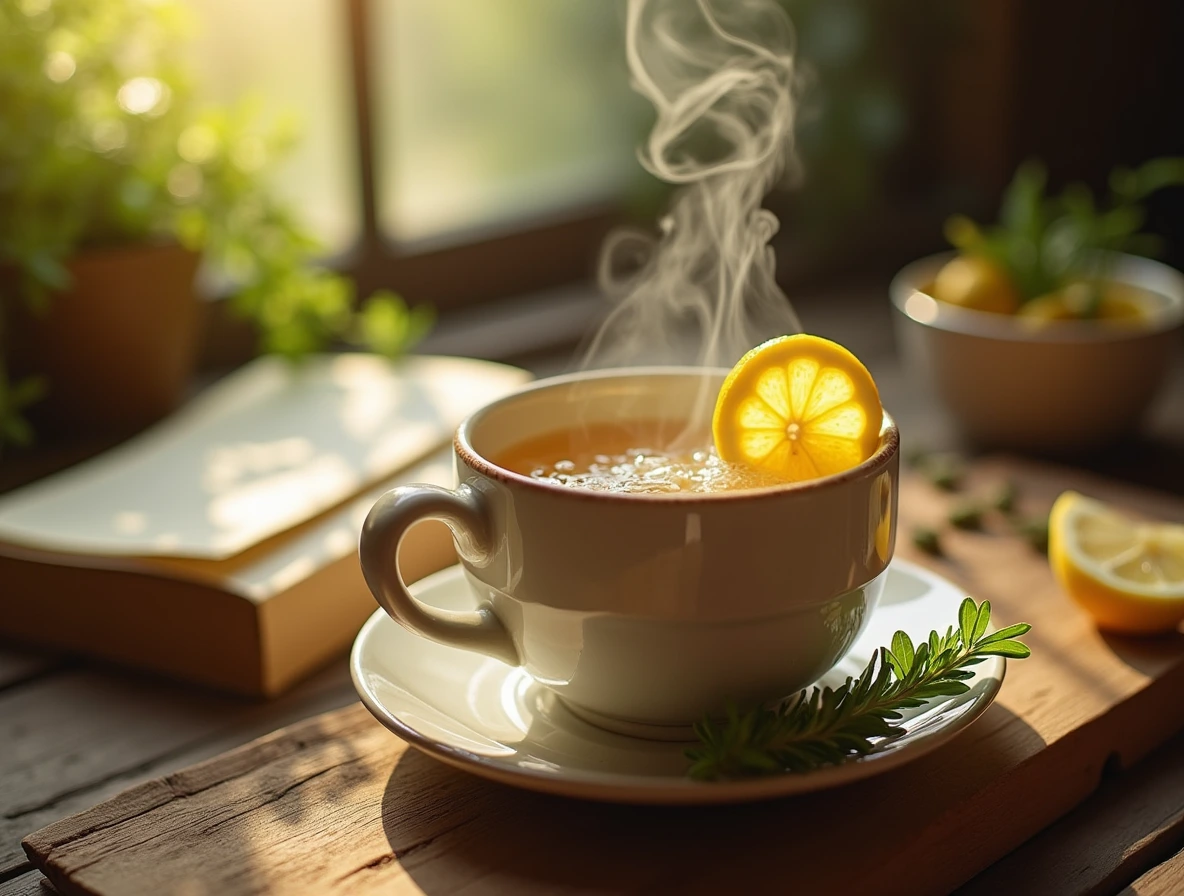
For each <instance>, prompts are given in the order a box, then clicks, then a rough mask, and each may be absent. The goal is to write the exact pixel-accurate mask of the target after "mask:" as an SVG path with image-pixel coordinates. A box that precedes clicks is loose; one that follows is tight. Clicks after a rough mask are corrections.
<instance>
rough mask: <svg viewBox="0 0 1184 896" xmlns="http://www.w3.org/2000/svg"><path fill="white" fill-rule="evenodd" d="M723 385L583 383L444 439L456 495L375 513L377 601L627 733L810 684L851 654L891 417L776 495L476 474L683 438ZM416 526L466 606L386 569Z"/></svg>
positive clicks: (511, 401)
mask: <svg viewBox="0 0 1184 896" xmlns="http://www.w3.org/2000/svg"><path fill="white" fill-rule="evenodd" d="M725 374H726V371H709V372H706V373H705V372H704V371H703V370H701V369H691V368H657V369H630V370H615V371H607V372H593V373H585V374H578V375H574V376H567V377H559V378H556V379H552V380H544V381H540V382H538V383H536V384H534V385H533V386H531V387H529V388H527V389H525V390H523V391H521V392H518V393H516V394H514V395H511V396H508V397H506V398H503V399H501V400H499V401H496V402H494V403H493V404H490V405H488V406H486V407H485V408H483V409H481V410H479V411H477V412H476V413H475V414H473V415H472V416H470V417H469V418H468V419H467V420H465V421H464V423H462V424H461V425H460V428H459V429H458V430H457V433H456V438H455V441H454V450H455V454H456V467H457V474H458V482H459V485H458V486H457V487H456V489H454V490H449V489H444V488H440V487H438V486H431V485H410V486H403V487H400V488H396V489H393V490H392V491H389V492H387V493H386V494H385V495H383V496H382V497H381V498H380V499H379V500H378V502H377V503H376V504H375V505H374V507H373V509H372V510H371V511H370V514H369V516H368V517H367V519H366V522H365V524H364V526H363V529H362V536H361V543H360V556H361V562H362V571H363V573H364V574H365V577H366V581H367V584H368V585H369V587H370V590H371V591H372V592H373V593H374V596H375V598H376V599H377V600H378V603H379V604H380V605H381V606H382V608H383V609H384V610H386V612H387V613H389V614H390V615H391V616H392V617H393V618H394V619H395V620H396V621H397V622H399V623H401V624H402V625H403V626H405V627H406V628H408V629H410V630H411V631H413V632H416V633H418V634H420V635H422V636H423V637H426V638H431V639H434V640H436V641H440V642H443V643H447V644H451V645H454V646H457V647H461V648H466V649H470V650H476V651H479V652H481V653H484V654H487V655H489V656H491V657H495V658H497V659H499V660H502V661H504V662H506V663H510V664H514V665H522V666H525V668H526V670H527V671H528V672H529V673H530V674H531V675H532V676H533V677H534V678H535V679H537V680H538V681H540V682H542V683H544V684H546V685H548V686H549V687H550V688H551V689H552V690H553V691H554V693H555V694H556V695H557V696H558V697H559V698H560V699H561V700H562V701H563V702H564V703H565V704H566V705H567V706H568V707H569V708H570V709H571V710H572V711H573V712H575V713H576V714H577V715H580V716H582V717H583V718H585V719H586V720H588V721H591V722H593V723H595V724H598V725H600V726H602V727H606V728H609V729H612V730H616V731H621V732H625V733H629V734H637V735H642V736H649V737H659V738H661V737H669V738H671V739H678V738H681V737H684V736H685V734H686V731H687V726H688V725H690V724H691V723H692V722H694V721H696V720H698V719H700V718H702V717H703V716H704V714H707V713H718V712H720V711H721V710H723V709H724V708H725V707H726V706H727V705H728V704H729V703H736V704H739V705H750V704H754V703H758V702H762V701H766V700H772V699H776V698H779V697H783V696H785V695H788V694H790V693H793V692H794V691H795V690H797V689H799V688H802V687H804V686H806V685H808V684H810V683H811V682H813V681H814V680H815V679H817V678H818V677H819V676H820V675H822V674H823V673H824V672H826V671H827V670H829V669H830V668H831V667H832V666H834V665H835V663H837V662H838V660H839V659H840V658H841V657H842V656H843V655H844V653H846V651H847V650H848V648H849V647H850V646H851V644H852V643H853V642H854V641H855V639H856V637H857V636H858V635H859V633H860V632H861V631H862V629H863V627H864V625H865V623H866V622H867V620H868V618H869V616H870V614H871V612H872V611H873V609H874V608H875V605H876V602H877V601H878V600H879V597H880V593H881V591H882V590H883V585H884V577H885V571H886V568H887V566H888V561H889V560H890V559H891V556H892V550H893V544H894V536H895V528H896V503H897V476H898V468H899V459H898V454H899V436H898V433H897V429H896V425H895V423H894V422H893V421H892V419H891V418H890V417H889V416H888V415H887V414H885V415H884V420H883V425H882V429H881V437H880V445H879V448H878V450H877V451H876V453H875V454H874V455H873V456H872V457H871V458H870V459H868V460H867V461H865V462H864V463H863V464H861V465H859V466H858V467H856V468H854V469H852V470H849V471H846V472H844V473H841V474H837V475H834V476H828V477H825V478H822V479H817V480H814V481H810V482H804V483H796V484H786V485H784V486H778V487H775V488H762V489H753V490H746V491H731V492H718V493H713V494H697V495H696V494H660V495H653V494H643V495H639V494H620V493H607V492H597V491H590V490H581V489H574V488H567V487H563V486H559V485H555V484H549V483H547V482H543V481H539V480H535V479H532V478H530V477H529V476H524V475H521V474H519V473H514V472H511V471H509V470H506V469H503V468H501V467H499V466H498V465H497V464H496V463H495V462H494V461H493V460H491V458H496V457H498V456H499V454H501V453H502V452H504V451H506V450H507V449H508V448H510V447H512V446H514V445H516V444H518V443H520V442H522V441H524V440H526V439H529V438H531V437H533V436H538V435H542V434H545V433H548V432H554V431H556V430H558V429H563V428H569V427H579V426H581V425H584V424H587V423H590V422H609V421H612V422H622V421H628V420H629V419H637V420H647V421H653V420H660V421H662V422H663V423H664V424H668V425H669V426H671V427H678V426H685V422H686V421H687V420H688V419H689V418H690V417H691V415H692V412H693V411H694V410H695V409H696V408H701V407H702V404H703V402H704V400H705V399H706V400H708V401H710V402H713V401H714V395H715V393H716V392H717V391H718V388H719V385H720V383H721V382H722V380H723V376H724V375H725ZM709 408H710V405H708V409H709ZM425 519H438V520H443V521H444V522H445V523H447V524H448V526H449V528H450V529H451V530H452V533H453V536H454V538H455V541H456V547H457V552H458V554H459V555H460V558H461V562H462V564H463V565H464V569H465V572H466V573H467V576H468V580H469V582H470V583H471V584H472V587H473V588H474V589H475V592H476V594H477V596H478V598H479V601H480V605H479V609H476V610H474V611H471V612H446V611H442V610H439V609H435V608H431V607H427V606H425V605H423V604H422V603H420V602H419V601H417V600H416V599H415V598H414V597H413V596H412V595H411V594H409V593H408V591H407V588H406V586H405V585H404V583H403V582H402V580H401V579H400V577H399V573H398V570H397V567H396V563H395V559H396V555H397V552H398V547H399V542H400V540H401V539H402V537H403V535H404V533H406V532H407V530H408V529H409V528H411V527H412V526H414V525H415V524H416V523H417V522H419V521H421V520H425Z"/></svg>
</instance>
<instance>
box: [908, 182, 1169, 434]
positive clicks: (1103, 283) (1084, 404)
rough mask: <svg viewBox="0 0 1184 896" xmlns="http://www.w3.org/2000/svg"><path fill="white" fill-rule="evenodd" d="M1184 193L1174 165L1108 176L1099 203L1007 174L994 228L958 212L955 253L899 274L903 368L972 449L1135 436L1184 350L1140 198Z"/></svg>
mask: <svg viewBox="0 0 1184 896" xmlns="http://www.w3.org/2000/svg"><path fill="white" fill-rule="evenodd" d="M1175 185H1184V159H1157V160H1154V161H1152V162H1148V163H1147V164H1146V165H1144V166H1142V167H1141V168H1138V169H1133V170H1131V169H1118V170H1116V171H1115V172H1114V173H1113V175H1112V176H1111V183H1110V195H1109V196H1108V197H1105V198H1104V199H1103V200H1101V201H1098V200H1096V199H1095V197H1094V196H1093V194H1092V192H1091V191H1090V190H1089V189H1088V188H1086V187H1085V186H1083V185H1072V186H1070V187H1068V188H1066V189H1065V191H1064V192H1063V193H1062V194H1060V195H1058V196H1049V195H1047V194H1046V189H1045V188H1046V177H1045V172H1044V171H1043V169H1042V168H1041V167H1040V166H1039V165H1038V164H1035V163H1027V164H1025V165H1023V166H1021V168H1020V169H1019V171H1017V173H1016V176H1015V178H1014V180H1013V181H1012V183H1011V185H1010V186H1009V187H1008V189H1007V191H1006V193H1005V194H1004V199H1003V203H1002V207H1001V210H1000V220H999V222H998V224H996V225H992V226H989V227H985V226H981V225H979V224H976V223H974V222H973V221H971V220H969V219H968V218H965V217H961V216H956V217H954V218H952V219H950V221H949V222H947V226H946V236H947V238H948V239H949V240H950V242H951V243H952V244H953V246H954V251H952V252H946V253H942V254H939V255H933V256H930V257H928V258H923V259H921V260H919V261H916V262H914V263H912V264H910V265H908V266H907V267H905V268H904V269H903V270H902V271H900V273H899V274H897V276H896V277H895V278H894V279H893V281H892V285H891V287H890V294H891V300H892V305H893V308H894V314H893V318H894V326H895V328H896V335H897V342H898V345H899V347H900V350H901V353H902V355H903V357H904V360H905V362H906V365H907V366H908V367H909V368H910V369H911V371H912V372H913V373H914V374H915V375H916V376H917V378H918V380H919V381H920V382H921V383H923V384H924V386H925V387H927V388H929V389H930V390H931V391H932V392H933V393H935V396H936V398H937V399H938V400H939V401H940V402H941V403H942V404H943V405H944V406H945V408H946V410H947V411H948V412H949V414H950V416H951V418H952V419H953V421H954V422H955V423H956V424H957V425H958V426H959V428H960V429H961V430H962V431H963V433H964V434H965V435H967V436H969V437H970V439H971V440H973V441H975V442H977V443H979V444H983V445H990V446H999V447H1008V448H1014V449H1019V450H1032V451H1038V452H1051V453H1062V454H1063V453H1072V452H1077V451H1082V450H1088V449H1091V448H1096V447H1098V446H1099V445H1103V444H1106V443H1107V442H1111V441H1114V440H1116V439H1118V438H1119V437H1121V436H1123V435H1124V434H1127V433H1129V432H1130V431H1131V430H1133V429H1135V428H1136V427H1137V426H1138V424H1139V422H1140V420H1141V419H1142V418H1143V416H1144V415H1145V413H1146V412H1147V410H1148V408H1149V407H1150V406H1151V404H1152V402H1153V401H1154V400H1155V398H1156V395H1157V393H1158V392H1159V391H1160V387H1161V386H1162V385H1163V382H1164V380H1165V377H1166V375H1167V373H1168V371H1169V369H1170V367H1171V364H1172V361H1173V358H1174V356H1175V355H1176V354H1177V353H1178V352H1179V350H1180V348H1181V340H1180V332H1181V329H1182V328H1184V275H1182V274H1181V273H1180V272H1179V271H1177V270H1175V269H1174V268H1171V267H1169V266H1167V265H1165V264H1162V263H1160V262H1158V261H1154V260H1153V259H1151V258H1149V257H1147V256H1148V255H1151V254H1154V253H1155V251H1156V249H1157V239H1156V238H1155V237H1154V236H1152V235H1151V234H1147V233H1143V232H1141V231H1142V227H1143V222H1144V214H1143V209H1142V205H1141V203H1142V201H1143V200H1144V199H1146V197H1147V196H1149V195H1150V194H1151V193H1153V192H1155V191H1157V190H1159V189H1162V188H1164V187H1168V186H1175Z"/></svg>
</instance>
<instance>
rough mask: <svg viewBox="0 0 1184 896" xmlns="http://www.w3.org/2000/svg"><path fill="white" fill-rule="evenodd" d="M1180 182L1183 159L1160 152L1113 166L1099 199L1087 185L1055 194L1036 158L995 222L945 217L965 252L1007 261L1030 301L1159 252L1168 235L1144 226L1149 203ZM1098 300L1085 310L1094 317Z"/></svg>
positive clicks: (949, 233)
mask: <svg viewBox="0 0 1184 896" xmlns="http://www.w3.org/2000/svg"><path fill="white" fill-rule="evenodd" d="M1182 185H1184V158H1161V159H1152V160H1151V161H1149V162H1146V163H1145V164H1143V165H1142V166H1140V167H1138V168H1133V169H1132V168H1125V167H1119V168H1115V169H1114V170H1113V171H1112V172H1111V173H1110V183H1109V187H1110V189H1109V194H1108V195H1107V196H1104V197H1101V198H1096V197H1095V196H1094V193H1093V191H1091V190H1090V188H1089V187H1088V186H1086V185H1085V184H1082V183H1073V184H1069V185H1068V186H1067V187H1065V189H1064V190H1063V191H1062V192H1061V193H1060V194H1059V195H1049V193H1048V190H1047V187H1048V173H1047V171H1046V169H1045V168H1044V166H1043V165H1042V164H1041V163H1040V162H1038V161H1036V160H1030V161H1028V162H1025V163H1024V164H1022V165H1020V167H1019V168H1018V169H1017V170H1016V173H1015V177H1014V178H1013V179H1012V181H1011V183H1010V184H1009V185H1008V187H1007V189H1006V190H1005V192H1004V194H1003V202H1002V205H1001V208H1000V210H999V223H998V224H997V225H994V226H980V225H978V224H976V223H975V222H974V221H972V220H970V219H969V218H967V217H966V216H964V215H955V216H954V217H952V218H950V220H949V221H947V222H946V238H947V239H948V240H949V241H950V243H951V244H952V245H954V246H955V247H956V248H957V249H958V250H959V251H960V252H962V253H964V254H968V255H979V256H984V257H986V258H989V259H991V260H992V261H994V262H995V263H996V264H998V265H999V266H1000V267H1002V268H1003V269H1004V270H1005V271H1007V273H1008V275H1009V276H1010V278H1011V280H1012V282H1013V283H1014V284H1015V286H1016V288H1017V289H1018V290H1019V292H1020V295H1021V297H1022V300H1023V301H1028V300H1031V299H1035V298H1037V297H1039V296H1042V295H1046V294H1047V293H1050V292H1053V291H1055V290H1057V289H1060V288H1062V287H1064V286H1066V285H1067V284H1069V283H1070V282H1072V281H1073V280H1075V279H1085V280H1087V281H1092V282H1093V283H1094V284H1096V283H1097V282H1099V281H1102V280H1105V279H1108V278H1109V276H1110V267H1111V266H1112V264H1113V262H1114V259H1115V257H1116V256H1115V253H1119V252H1128V253H1133V254H1135V255H1156V254H1158V253H1159V252H1160V251H1161V250H1162V248H1163V240H1161V239H1160V238H1159V237H1157V236H1155V235H1154V234H1150V233H1144V232H1143V225H1144V224H1145V222H1146V219H1147V214H1146V211H1145V209H1144V206H1143V203H1144V202H1145V201H1146V200H1147V199H1149V198H1150V197H1151V196H1152V195H1153V194H1155V193H1157V192H1159V191H1160V190H1163V189H1166V188H1168V187H1175V186H1182ZM1095 292H1096V290H1095ZM1096 300H1097V296H1094V297H1093V307H1092V308H1091V307H1089V306H1087V307H1086V308H1085V309H1084V310H1085V311H1087V312H1089V313H1086V314H1085V315H1084V316H1086V317H1092V316H1093V312H1096Z"/></svg>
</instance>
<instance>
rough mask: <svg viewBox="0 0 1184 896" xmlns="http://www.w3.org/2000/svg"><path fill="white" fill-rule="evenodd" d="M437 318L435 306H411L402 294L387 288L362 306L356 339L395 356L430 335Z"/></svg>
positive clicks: (372, 348) (383, 352) (382, 353)
mask: <svg viewBox="0 0 1184 896" xmlns="http://www.w3.org/2000/svg"><path fill="white" fill-rule="evenodd" d="M433 321H434V314H433V313H432V309H431V308H429V307H427V306H424V305H418V306H416V307H414V308H408V307H407V303H406V302H404V301H403V300H402V299H401V298H400V297H399V296H397V295H395V294H394V293H393V292H389V291H385V290H384V291H382V292H377V293H375V294H374V295H373V296H371V297H370V300H369V301H368V302H367V303H366V306H365V308H363V309H362V313H361V314H360V315H359V318H358V329H357V330H356V331H355V337H354V339H355V341H356V342H359V343H362V344H365V345H369V346H370V348H371V350H372V351H375V352H377V353H378V354H380V355H385V356H386V357H388V358H394V357H398V356H399V355H400V354H402V353H403V352H405V351H407V349H408V348H410V347H411V346H413V345H415V344H416V343H417V342H419V341H420V340H421V339H422V338H423V337H424V336H426V335H427V333H428V331H429V330H430V329H431V328H432V323H433Z"/></svg>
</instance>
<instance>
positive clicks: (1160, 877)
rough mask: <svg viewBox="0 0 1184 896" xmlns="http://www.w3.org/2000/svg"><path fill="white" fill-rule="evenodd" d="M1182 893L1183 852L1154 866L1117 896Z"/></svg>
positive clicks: (1162, 895)
mask: <svg viewBox="0 0 1184 896" xmlns="http://www.w3.org/2000/svg"><path fill="white" fill-rule="evenodd" d="M1180 893H1184V852H1178V853H1176V854H1175V855H1174V856H1172V857H1171V858H1169V859H1168V860H1167V861H1165V862H1162V863H1160V864H1159V865H1156V866H1155V867H1154V868H1152V869H1151V870H1150V871H1148V872H1147V873H1146V874H1144V875H1143V876H1142V877H1140V878H1139V879H1138V880H1136V881H1135V882H1134V883H1132V884H1131V885H1130V886H1129V887H1127V888H1126V889H1125V890H1123V891H1122V892H1121V893H1119V896H1179V894H1180Z"/></svg>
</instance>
